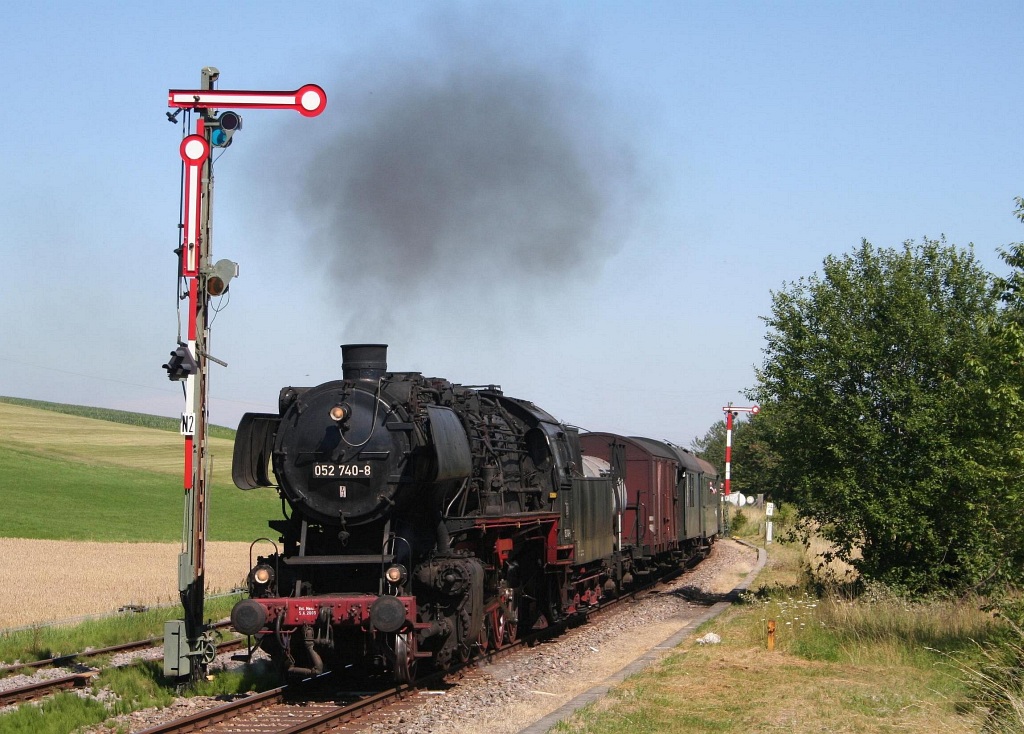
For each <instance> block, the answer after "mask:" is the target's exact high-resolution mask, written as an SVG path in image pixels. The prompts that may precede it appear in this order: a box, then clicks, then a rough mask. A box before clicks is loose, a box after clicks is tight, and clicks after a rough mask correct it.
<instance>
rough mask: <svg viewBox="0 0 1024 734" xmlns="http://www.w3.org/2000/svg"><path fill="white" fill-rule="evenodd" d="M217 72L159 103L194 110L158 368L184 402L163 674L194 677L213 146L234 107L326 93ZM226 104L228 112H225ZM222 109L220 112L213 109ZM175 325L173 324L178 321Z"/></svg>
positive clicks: (312, 105) (208, 635)
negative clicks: (283, 88) (178, 535)
mask: <svg viewBox="0 0 1024 734" xmlns="http://www.w3.org/2000/svg"><path fill="white" fill-rule="evenodd" d="M219 77H220V71H218V70H217V69H216V68H214V67H212V66H207V67H204V68H203V69H202V71H201V84H200V88H199V89H171V90H170V91H168V93H167V106H168V107H171V108H174V112H168V113H167V118H168V119H169V120H170V121H171V122H174V123H177V121H178V116H179V115H180V114H181V113H182V111H185V123H184V126H185V129H184V132H185V133H188V127H189V125H188V119H189V116H190V114H191V113H192V112H195V113H196V123H195V132H194V133H193V134H186V135H185V137H184V138H183V139H182V141H181V145H180V146H179V152H180V154H181V160H182V163H183V168H184V182H183V189H184V191H183V193H182V197H183V198H182V221H181V224H180V225H179V226H180V228H181V241H180V245H179V247H178V249H177V250H175V252H176V253H177V255H178V260H179V266H178V277H179V296H178V297H179V300H185V299H187V300H188V319H187V334H186V339H185V340H182V338H181V333H180V327H179V333H178V346H177V348H175V350H174V351H173V352H171V358H170V359H169V360H168V361H167V363H166V364H165V365H163V367H164V369H166V370H167V376H168V377H169V378H170V379H171V380H175V381H181V382H184V385H183V390H184V393H185V407H184V410H183V411H182V413H181V435H182V436H183V437H184V440H185V472H184V489H185V521H184V526H183V528H182V550H181V553H180V554H179V555H178V591H179V594H180V596H181V604H182V607H183V608H184V612H185V614H184V617H185V618H184V619H178V620H171V621H169V622H167V623H165V625H164V675H165V676H167V677H169V678H176V679H179V680H180V679H191V680H197V679H198V678H200V677H201V676H202V675H204V674H205V673H206V669H207V667H208V666H209V664H210V663H211V662H212V661H213V658H214V656H215V655H216V646H215V644H214V639H213V633H212V629H211V628H210V626H209V625H208V624H206V623H205V622H204V620H203V604H204V596H205V586H204V577H205V570H206V569H205V563H206V520H207V483H208V480H209V462H208V455H207V435H206V434H207V419H208V417H209V407H208V398H209V363H210V362H211V361H212V362H216V363H217V364H220V365H222V366H224V367H226V366H227V364H226V363H224V362H222V361H221V360H219V359H216V358H215V357H213V356H212V355H211V354H210V353H209V343H210V330H209V323H208V320H207V316H208V306H209V301H210V298H211V297H217V296H221V295H223V294H224V293H225V292H226V291H227V289H228V284H229V283H230V281H231V279H232V278H233V277H235V276H237V275H238V264H237V263H234V262H232V261H231V260H219V261H217V262H213V258H212V252H213V250H212V209H213V206H212V204H213V158H211V155H210V154H211V150H212V149H213V148H227V147H228V146H229V145H231V141H232V138H233V136H234V134H235V133H236V132H237V131H239V130H241V129H242V116H241V115H239V114H238V113H237V112H235V111H234V109H264V110H267V109H284V110H295V111H297V112H298V113H299V114H300V115H303V116H304V117H316V116H317V115H319V114H320V113H321V112H323V111H324V108H325V107H326V106H327V95H326V94H325V93H324V90H323V89H321V88H320V87H318V86H317V85H315V84H307V85H306V86H304V87H300V88H299V89H297V90H295V91H294V92H254V91H226V90H219V89H215V88H214V87H215V84H216V82H217V79H218V78H219ZM225 108H233V109H225ZM220 110H223V111H220ZM179 323H180V322H179Z"/></svg>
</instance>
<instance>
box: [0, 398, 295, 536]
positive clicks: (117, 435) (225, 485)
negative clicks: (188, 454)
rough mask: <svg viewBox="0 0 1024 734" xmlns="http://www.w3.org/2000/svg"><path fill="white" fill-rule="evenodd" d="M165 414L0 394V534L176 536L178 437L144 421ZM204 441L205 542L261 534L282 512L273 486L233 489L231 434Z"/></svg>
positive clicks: (179, 477)
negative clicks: (207, 474) (209, 476)
mask: <svg viewBox="0 0 1024 734" xmlns="http://www.w3.org/2000/svg"><path fill="white" fill-rule="evenodd" d="M89 416H95V417H89ZM167 420H168V419H160V418H156V417H154V416H143V415H140V414H136V413H126V412H124V411H106V410H102V409H96V408H83V407H80V406H66V405H59V404H53V403H35V402H33V401H17V400H12V399H9V398H0V499H2V502H3V508H4V511H3V513H2V514H0V537H7V538H40V539H52V540H103V541H154V542H176V541H178V540H180V539H181V528H182V514H183V508H184V491H183V489H182V473H183V442H182V439H181V436H179V435H177V433H174V432H171V431H170V430H168V429H167V428H166V427H164V426H160V427H147V426H153V425H154V421H167ZM172 423H173V426H174V427H176V425H177V423H176V422H172ZM221 432H227V429H221ZM222 435H224V434H223V433H222ZM227 435H231V434H230V433H228V434H227ZM209 446H210V454H211V456H212V459H213V480H212V482H211V486H210V493H209V508H210V510H209V511H210V515H209V534H208V538H209V540H213V541H217V540H234V541H247V540H252V539H253V538H256V537H259V536H261V535H265V534H266V533H267V520H269V519H273V518H277V517H279V516H280V513H281V509H280V501H279V500H278V499H277V493H276V491H275V490H267V489H260V490H252V491H249V492H243V491H241V490H239V489H237V488H235V486H234V485H233V484H232V483H231V477H230V474H231V452H232V446H233V443H232V440H231V439H230V438H224V437H220V438H218V437H213V438H211V439H210V440H209Z"/></svg>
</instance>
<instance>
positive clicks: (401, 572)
mask: <svg viewBox="0 0 1024 734" xmlns="http://www.w3.org/2000/svg"><path fill="white" fill-rule="evenodd" d="M384 578H385V579H387V582H388V583H389V584H391V585H392V586H401V585H402V584H404V583H405V580H406V578H408V572H406V570H405V566H403V565H401V564H400V563H396V564H395V565H394V566H389V567H388V570H387V571H385V572H384Z"/></svg>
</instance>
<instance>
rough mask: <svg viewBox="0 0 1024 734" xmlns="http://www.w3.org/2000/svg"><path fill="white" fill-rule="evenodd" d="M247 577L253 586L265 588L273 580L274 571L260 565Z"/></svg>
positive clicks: (262, 564)
mask: <svg viewBox="0 0 1024 734" xmlns="http://www.w3.org/2000/svg"><path fill="white" fill-rule="evenodd" d="M249 577H250V578H251V579H252V582H253V583H254V584H259V585H260V586H267V585H268V584H270V582H272V581H273V580H274V569H273V568H271V567H270V566H268V565H266V564H264V563H261V564H260V565H259V566H256V568H254V569H253V570H252V572H251V573H250V574H249Z"/></svg>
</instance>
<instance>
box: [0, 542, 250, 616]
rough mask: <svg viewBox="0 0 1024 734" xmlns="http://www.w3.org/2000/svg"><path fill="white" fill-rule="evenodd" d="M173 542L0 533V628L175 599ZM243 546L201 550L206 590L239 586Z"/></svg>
mask: <svg viewBox="0 0 1024 734" xmlns="http://www.w3.org/2000/svg"><path fill="white" fill-rule="evenodd" d="M180 551H181V548H180V546H179V544H177V543H94V542H72V541H59V540H24V539H20V538H0V557H2V558H4V563H3V564H0V589H2V590H3V591H2V592H0V600H2V601H0V629H9V628H12V627H23V626H26V625H33V624H44V623H49V622H57V621H63V620H71V619H74V618H77V617H82V616H85V615H93V614H104V613H107V612H113V611H116V610H117V609H118V608H119V607H122V606H127V605H133V604H139V605H144V606H155V605H167V604H178V603H179V601H178V554H179V553H180ZM248 570H249V544H248V543H225V542H215V543H209V544H207V548H206V591H207V593H208V594H214V593H218V592H225V591H230V590H231V589H233V588H236V587H239V586H241V585H242V584H243V583H244V581H245V575H246V573H247V572H248Z"/></svg>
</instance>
